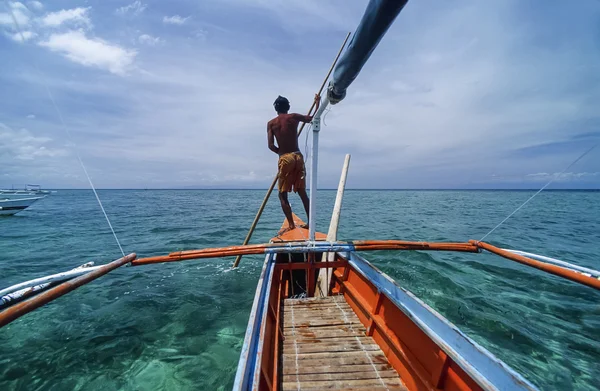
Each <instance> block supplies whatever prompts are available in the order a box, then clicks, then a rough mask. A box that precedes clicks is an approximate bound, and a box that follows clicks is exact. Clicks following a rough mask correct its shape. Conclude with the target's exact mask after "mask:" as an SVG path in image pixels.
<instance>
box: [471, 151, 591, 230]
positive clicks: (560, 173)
mask: <svg viewBox="0 0 600 391" xmlns="http://www.w3.org/2000/svg"><path fill="white" fill-rule="evenodd" d="M597 146H598V144H596V145H594V146H592V147H591V148H590V149H588V150H586V151H585V152H584V153H582V154H581V155H580V156H579V157H578V158H577V159H575V160H574V161H573V162H572V163H571V164H569V165H568V166H567V167H566V168H565V169H564V170H562V171H561V172H559V173H558V174H555V175H554V176H553V177H552V179H550V181H548V183H546V184H545V185H544V186H543V187H542V188H541V189H539V190H538V191H537V192H535V194H534V195H532V196H531V197H529V198H528V199H527V201H525V202H523V203H522V204H521V206H519V207H518V208H517V209H515V210H514V211H513V212H512V213H511V214H509V215H508V216H506V218H505V219H504V220H502V221H501V222H500V223H499V224H498V225H496V226H495V227H494V228H492V229H491V230H490V232H488V233H487V234H485V235H483V237H482V238H481V239H479V241H480V242H482V241H483V240H484V239H485V238H487V237H488V236H489V235H490V234H491V233H492V232H494V231H495V230H496V229H497V228H498V227H500V226H501V225H502V224H504V222H506V220H508V219H510V218H511V217H512V216H513V215H514V214H515V213H517V212H518V211H519V210H521V208H523V207H524V206H525V205H527V204H528V203H529V201H531V200H532V199H533V198H534V197H535V196H537V195H538V194H540V193H541V192H542V190H544V189H545V188H547V187H548V186H550V184H551V183H552V182H554V181H555V180H556V179H557V178H558V177H559V176H561V175H562V174H564V173H565V171H567V170H568V169H569V168H571V167H572V166H573V165H575V163H577V162H578V161H580V160H581V159H583V158H584V157H585V155H587V154H588V153H590V152H592V150H593V149H594V148H596V147H597Z"/></svg>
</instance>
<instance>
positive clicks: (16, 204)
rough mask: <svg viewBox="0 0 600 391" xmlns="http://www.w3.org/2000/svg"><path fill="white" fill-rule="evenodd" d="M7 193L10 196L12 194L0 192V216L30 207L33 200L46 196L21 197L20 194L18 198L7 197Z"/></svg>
mask: <svg viewBox="0 0 600 391" xmlns="http://www.w3.org/2000/svg"><path fill="white" fill-rule="evenodd" d="M9 195H11V196H12V194H8V195H4V194H0V216H10V215H14V214H16V213H19V212H21V211H23V210H25V209H26V208H28V207H30V206H31V205H32V204H33V203H34V202H36V201H38V200H41V199H42V198H45V197H46V196H41V197H26V198H23V196H22V195H21V197H20V198H12V197H11V198H8V197H7V196H9ZM5 197H6V198H5Z"/></svg>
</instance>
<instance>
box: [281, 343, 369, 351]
mask: <svg viewBox="0 0 600 391" xmlns="http://www.w3.org/2000/svg"><path fill="white" fill-rule="evenodd" d="M355 351H361V352H362V351H369V352H374V351H379V345H377V344H375V343H373V344H362V343H347V344H343V345H342V344H334V345H324V344H312V343H308V344H290V345H284V347H283V354H291V353H296V352H297V353H299V354H303V353H324V352H332V353H333V352H338V353H343V352H355Z"/></svg>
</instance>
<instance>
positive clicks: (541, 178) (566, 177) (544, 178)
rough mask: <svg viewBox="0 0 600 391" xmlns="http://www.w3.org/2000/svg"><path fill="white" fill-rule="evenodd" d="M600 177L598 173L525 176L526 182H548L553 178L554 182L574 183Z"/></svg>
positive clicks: (545, 173) (539, 173) (541, 173)
mask: <svg viewBox="0 0 600 391" xmlns="http://www.w3.org/2000/svg"><path fill="white" fill-rule="evenodd" d="M597 177H600V172H564V173H562V174H561V173H558V172H555V173H554V174H549V173H547V172H538V173H536V174H527V175H526V178H525V179H527V180H531V181H535V182H548V181H550V180H551V179H553V178H554V181H555V182H574V181H581V180H589V179H595V178H597Z"/></svg>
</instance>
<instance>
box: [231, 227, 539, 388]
mask: <svg viewBox="0 0 600 391" xmlns="http://www.w3.org/2000/svg"><path fill="white" fill-rule="evenodd" d="M297 225H299V224H297ZM304 231H305V230H300V229H298V230H293V231H288V232H285V233H284V234H280V235H278V236H277V237H275V238H273V240H272V242H281V241H284V242H285V241H290V242H293V241H298V240H302V239H305V238H304V237H303V236H305V235H306V232H304ZM321 259H327V257H324V258H322V253H316V252H313V253H311V252H308V253H306V252H302V253H298V254H289V255H288V254H283V253H282V254H268V255H267V256H266V258H265V264H264V267H263V272H262V274H261V279H260V281H259V286H258V288H257V292H256V296H255V300H254V305H253V308H252V312H251V315H250V322H249V324H248V329H247V332H246V338H245V340H244V345H243V348H242V354H241V356H240V362H239V366H238V372H237V374H236V381H235V384H234V390H269V391H271V390H286V389H294V390H295V389H341V388H343V389H350V388H355V387H359V386H360V387H371V388H370V389H374V390H375V389H380V388H381V389H389V390H392V389H393V390H410V391H424V390H428V391H431V390H460V391H469V390H535V389H536V388H535V386H533V385H532V384H531V383H529V382H528V381H527V380H525V379H524V378H523V377H521V376H520V375H519V374H518V373H516V372H515V371H513V370H512V369H511V368H510V367H508V366H507V365H506V364H504V363H503V362H502V361H500V360H499V359H497V358H496V357H494V356H493V355H492V354H491V353H490V352H488V351H487V350H486V349H484V348H483V347H481V346H479V345H478V344H476V343H475V342H474V341H473V340H471V339H470V338H469V337H467V336H466V335H464V334H463V333H462V332H460V330H458V329H457V328H456V327H455V326H454V325H452V324H451V323H450V322H449V321H448V320H446V319H445V318H444V317H443V316H441V315H440V314H439V313H437V312H436V311H435V310H433V309H432V308H430V307H429V306H427V305H426V304H425V303H423V302H422V301H421V300H419V299H418V298H417V297H415V296H414V295H413V294H412V293H410V292H409V291H407V290H405V289H403V288H401V287H400V286H398V285H397V284H396V283H395V282H394V281H393V280H392V279H391V278H390V277H388V276H387V275H385V274H384V273H382V272H381V271H379V270H378V269H377V268H375V267H374V266H373V265H371V264H370V263H369V262H368V261H366V260H365V259H364V258H362V257H360V256H359V255H358V254H356V253H354V252H350V253H343V254H342V253H335V256H334V258H333V261H332V262H318V261H317V260H321ZM320 269H324V270H327V271H328V275H329V276H331V281H330V282H329V283H328V284H327V286H328V290H327V292H320V291H318V290H317V291H316V292H315V282H316V276H317V275H318V274H319V273H318V271H319V270H320ZM296 271H302V272H303V273H302V274H299V273H296ZM299 279H304V282H303V283H302V281H299ZM293 288H294V289H293ZM319 296H327V297H326V298H325V299H320V298H319ZM331 297H336V298H337V299H335V301H336V302H337V304H335V305H334V304H332V303H329V302H328V300H329V301H330V300H331V299H330V298H331ZM339 300H342V301H341V302H339ZM315 303H316V305H317V306H320V309H322V310H323V311H321V310H318V311H314V308H312V309H311V308H310V307H312V306H314V305H315ZM291 305H300V307H295V308H297V309H300V310H302V309H305V310H306V311H305V312H304V313H303V312H293V311H290V308H288V306H291ZM344 308H345V309H344ZM346 309H349V310H350V311H351V313H348V312H347V310H346ZM340 314H342V315H341V316H342V318H339V316H340ZM290 316H291V317H290ZM294 316H295V317H296V318H295V319H294ZM336 316H338V318H336ZM299 319H300V320H299ZM353 319H355V320H353ZM290 327H292V329H290ZM320 327H321V328H320ZM290 330H292V332H291V334H290ZM348 332H350V333H351V334H349V335H348V336H346V334H347V333H348ZM298 336H301V338H298ZM326 338H329V339H327V340H326ZM354 338H355V340H354ZM296 340H298V341H299V342H301V344H296V342H295V341H296ZM323 343H325V344H327V346H328V348H327V349H321V347H323V346H324V345H322V344H323ZM319 344H321V345H319ZM336 344H338V345H339V344H345V345H344V346H342V345H340V346H337V345H336ZM292 346H293V347H294V349H296V350H295V351H294V349H291V347H292ZM336 351H338V352H339V353H335V352H336ZM363 353H364V354H363ZM369 357H370V358H369ZM352 360H355V361H356V362H355V361H352ZM365 360H367V361H365ZM359 361H360V362H359ZM348 365H358V366H360V368H363V370H362V372H360V373H357V372H354V371H352V370H349V369H348V368H347V366H348ZM358 366H357V367H356V368H359V367H358ZM371 369H373V370H374V372H373V371H372V370H371ZM374 373H375V374H376V376H373V374H374ZM290 374H291V375H290ZM381 374H383V376H384V377H385V379H383V380H382V377H381V376H380V375H381ZM378 382H380V383H381V384H379V383H378ZM382 387H383V388H382Z"/></svg>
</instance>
